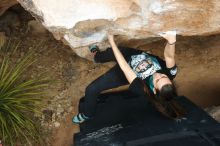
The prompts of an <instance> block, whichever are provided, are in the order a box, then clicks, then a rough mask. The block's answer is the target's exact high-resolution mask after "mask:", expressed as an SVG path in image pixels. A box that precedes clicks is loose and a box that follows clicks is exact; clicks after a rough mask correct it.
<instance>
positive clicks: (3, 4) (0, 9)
mask: <svg viewBox="0 0 220 146" xmlns="http://www.w3.org/2000/svg"><path fill="white" fill-rule="evenodd" d="M17 3H18V2H17V1H16V0H1V1H0V16H1V15H2V14H3V13H4V12H5V11H6V10H7V9H8V8H10V7H11V6H13V5H15V4H17Z"/></svg>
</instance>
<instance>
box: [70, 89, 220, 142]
mask: <svg viewBox="0 0 220 146" xmlns="http://www.w3.org/2000/svg"><path fill="white" fill-rule="evenodd" d="M177 100H178V102H179V103H181V104H182V105H183V107H185V108H186V110H187V112H188V114H187V115H186V117H185V118H183V119H182V120H180V121H174V120H171V119H168V118H166V117H164V116H162V115H161V114H160V113H159V112H157V111H156V110H155V108H154V107H153V106H152V105H151V104H150V103H149V102H147V100H146V99H144V98H138V97H135V96H134V95H132V94H131V93H130V92H127V91H124V92H119V93H107V94H102V95H100V97H99V100H98V101H99V103H98V106H97V109H96V115H95V117H94V118H93V119H91V120H89V121H86V122H85V123H82V124H80V133H77V134H75V135H74V146H87V145H88V146H93V145H94V146H99V145H100V146H112V145H114V146H122V145H123V146H124V145H127V146H137V145H143V146H145V145H150V146H159V145H163V146H172V145H173V146H176V145H180V146H182V145H183V146H184V145H187V146H195V145H200V146H203V145H204V146H208V145H220V124H219V123H218V122H217V121H215V120H214V119H212V118H211V117H210V116H209V115H207V113H206V112H204V111H203V110H202V109H201V108H199V107H197V106H196V105H194V104H193V103H192V102H190V101H189V100H188V99H187V98H185V97H177ZM82 107H83V99H82V100H81V101H80V108H82ZM79 110H80V109H79Z"/></svg>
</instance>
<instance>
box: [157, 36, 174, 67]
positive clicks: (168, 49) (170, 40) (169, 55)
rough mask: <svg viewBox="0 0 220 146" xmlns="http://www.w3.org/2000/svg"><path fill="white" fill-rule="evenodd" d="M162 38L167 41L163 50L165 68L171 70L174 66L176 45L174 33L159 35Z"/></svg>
mask: <svg viewBox="0 0 220 146" xmlns="http://www.w3.org/2000/svg"><path fill="white" fill-rule="evenodd" d="M160 35H161V36H162V37H163V38H165V39H166V40H167V44H166V46H165V49H164V58H165V61H166V66H167V68H172V67H173V66H175V64H176V62H175V43H176V33H175V32H167V33H162V34H160Z"/></svg>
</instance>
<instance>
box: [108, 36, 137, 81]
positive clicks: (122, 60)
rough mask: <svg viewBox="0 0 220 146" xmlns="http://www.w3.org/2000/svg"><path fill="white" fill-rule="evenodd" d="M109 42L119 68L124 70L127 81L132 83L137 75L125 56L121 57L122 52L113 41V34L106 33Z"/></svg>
mask: <svg viewBox="0 0 220 146" xmlns="http://www.w3.org/2000/svg"><path fill="white" fill-rule="evenodd" d="M108 40H109V43H110V44H111V47H112V50H113V53H114V55H115V58H116V60H117V62H118V64H119V66H120V68H121V70H122V71H123V72H124V74H125V76H126V78H127V80H128V82H129V83H132V81H133V80H134V79H135V78H136V77H137V75H136V74H135V73H134V71H133V70H132V69H131V67H130V66H129V64H128V63H127V61H126V60H125V58H124V57H123V55H122V53H121V52H120V50H119V49H118V47H117V45H116V44H115V41H114V36H113V35H108Z"/></svg>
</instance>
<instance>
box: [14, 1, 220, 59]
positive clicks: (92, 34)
mask: <svg viewBox="0 0 220 146" xmlns="http://www.w3.org/2000/svg"><path fill="white" fill-rule="evenodd" d="M18 1H19V3H20V4H21V5H22V6H23V7H24V8H25V9H27V10H28V11H29V12H31V13H32V15H33V16H34V17H35V18H36V19H37V20H39V21H40V22H42V23H43V25H44V26H45V27H46V28H47V29H48V30H49V31H51V32H52V33H53V34H54V37H55V38H56V39H58V40H62V41H63V42H65V43H66V44H68V45H69V46H70V47H71V48H73V50H75V52H76V53H77V54H78V55H80V56H82V57H85V56H86V54H87V53H85V51H83V50H85V49H80V48H81V47H84V48H85V46H88V45H90V44H93V43H100V42H103V41H104V40H106V34H107V33H108V32H111V33H113V34H116V35H120V36H126V38H127V39H131V38H132V39H143V38H148V37H157V36H158V35H157V34H158V33H159V32H163V31H168V30H177V33H178V34H180V35H185V36H190V35H210V34H217V33H219V32H220V1H219V0H104V1H103V0H93V1H90V0H62V1H56V2H54V0H46V1H45V0H18Z"/></svg>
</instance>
